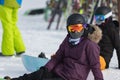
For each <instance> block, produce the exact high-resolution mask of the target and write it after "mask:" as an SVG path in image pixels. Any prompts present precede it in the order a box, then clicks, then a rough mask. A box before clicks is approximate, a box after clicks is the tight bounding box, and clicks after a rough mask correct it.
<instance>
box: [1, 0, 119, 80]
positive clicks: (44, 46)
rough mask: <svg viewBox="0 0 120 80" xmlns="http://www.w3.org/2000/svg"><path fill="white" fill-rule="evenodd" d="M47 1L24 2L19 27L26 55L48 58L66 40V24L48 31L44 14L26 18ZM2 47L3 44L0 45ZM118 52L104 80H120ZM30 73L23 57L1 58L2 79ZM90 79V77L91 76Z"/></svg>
mask: <svg viewBox="0 0 120 80" xmlns="http://www.w3.org/2000/svg"><path fill="white" fill-rule="evenodd" d="M45 2H46V0H30V1H28V0H23V4H22V7H21V8H20V9H19V14H18V15H19V20H18V27H19V29H20V31H21V34H22V37H23V40H24V43H25V45H26V53H25V54H28V55H33V56H36V57H37V56H38V55H39V54H40V52H45V53H46V56H47V57H48V58H50V55H51V54H53V53H55V52H56V51H57V49H58V47H59V45H60V44H61V42H62V41H63V39H64V38H65V36H66V34H67V31H66V30H65V26H66V25H65V24H64V25H62V26H61V29H59V30H55V26H56V22H54V23H53V24H52V27H51V29H50V30H47V29H46V28H47V26H48V22H46V21H45V20H44V14H41V15H34V16H30V15H29V16H26V15H24V13H25V12H26V11H27V10H30V9H36V8H45V7H46V3H45ZM0 34H1V35H0V41H1V40H2V25H1V23H0ZM0 46H1V44H0ZM117 65H118V64H117V57H116V52H114V56H113V58H112V60H111V63H110V68H109V69H106V70H103V71H102V72H103V75H104V80H120V70H119V69H117ZM24 73H30V72H28V71H27V70H26V69H25V67H24V66H23V64H22V60H21V57H14V56H13V57H0V77H4V76H6V75H8V76H10V77H18V76H21V75H23V74H24ZM89 77H90V76H89Z"/></svg>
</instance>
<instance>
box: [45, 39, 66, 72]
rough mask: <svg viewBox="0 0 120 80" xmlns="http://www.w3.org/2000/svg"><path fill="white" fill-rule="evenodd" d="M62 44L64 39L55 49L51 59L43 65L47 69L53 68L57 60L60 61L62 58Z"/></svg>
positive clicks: (57, 62)
mask: <svg viewBox="0 0 120 80" xmlns="http://www.w3.org/2000/svg"><path fill="white" fill-rule="evenodd" d="M64 45H65V40H64V41H63V42H62V44H61V45H60V47H59V49H58V50H57V52H56V54H55V56H54V57H52V58H51V60H50V61H49V62H48V63H47V64H46V65H45V67H46V68H48V71H51V70H53V69H54V67H55V66H56V65H58V64H59V62H61V61H62V58H63V56H64Z"/></svg>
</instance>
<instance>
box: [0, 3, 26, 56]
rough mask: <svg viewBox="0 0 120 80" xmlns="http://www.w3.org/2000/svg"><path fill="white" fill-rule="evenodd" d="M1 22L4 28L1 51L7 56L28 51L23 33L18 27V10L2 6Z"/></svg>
mask: <svg viewBox="0 0 120 80" xmlns="http://www.w3.org/2000/svg"><path fill="white" fill-rule="evenodd" d="M0 20H1V23H2V28H3V35H2V44H1V50H2V54H3V55H5V56H10V55H14V54H15V53H20V52H23V51H25V50H26V48H25V45H24V42H23V39H22V36H21V33H20V31H19V29H18V27H17V21H18V8H9V7H5V6H2V5H0Z"/></svg>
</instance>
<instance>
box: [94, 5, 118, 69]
mask: <svg viewBox="0 0 120 80" xmlns="http://www.w3.org/2000/svg"><path fill="white" fill-rule="evenodd" d="M95 21H96V24H97V25H98V26H99V27H100V28H101V30H102V32H103V36H102V40H101V41H100V42H99V46H100V55H101V56H102V57H103V58H104V59H105V62H106V66H105V68H109V64H110V61H111V58H112V56H113V51H114V49H115V50H116V53H117V59H118V68H119V69H120V38H119V28H118V27H119V24H118V23H117V21H113V20H112V10H111V8H110V7H107V6H101V7H98V8H97V9H96V11H95Z"/></svg>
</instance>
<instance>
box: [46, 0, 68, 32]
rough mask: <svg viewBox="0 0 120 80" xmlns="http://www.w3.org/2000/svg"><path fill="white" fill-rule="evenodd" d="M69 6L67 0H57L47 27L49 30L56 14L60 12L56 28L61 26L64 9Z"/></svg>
mask: <svg viewBox="0 0 120 80" xmlns="http://www.w3.org/2000/svg"><path fill="white" fill-rule="evenodd" d="M66 7H67V0H58V1H56V4H55V7H54V8H53V10H52V14H51V19H50V21H49V25H48V27H47V29H48V30H49V29H50V27H51V24H52V22H53V21H54V18H55V16H56V15H57V14H58V19H57V26H56V30H57V29H58V28H59V23H60V20H61V17H62V13H63V9H65V8H66Z"/></svg>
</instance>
